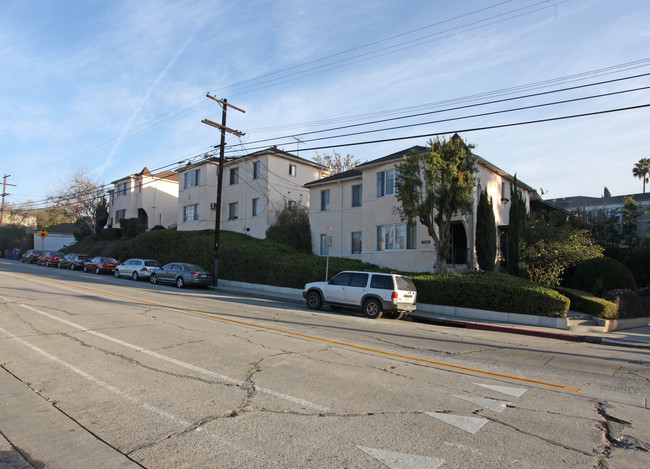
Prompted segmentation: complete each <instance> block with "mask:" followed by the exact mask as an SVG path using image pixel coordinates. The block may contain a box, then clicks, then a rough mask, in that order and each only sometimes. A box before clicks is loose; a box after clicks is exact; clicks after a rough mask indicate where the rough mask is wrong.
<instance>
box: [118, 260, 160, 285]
mask: <svg viewBox="0 0 650 469" xmlns="http://www.w3.org/2000/svg"><path fill="white" fill-rule="evenodd" d="M157 270H160V262H158V261H154V260H153V259H129V260H128V261H126V262H123V263H122V264H120V265H118V266H117V267H116V268H115V272H114V274H115V277H116V278H120V277H131V278H132V279H133V280H138V279H139V278H149V277H150V276H151V273H152V272H155V271H157Z"/></svg>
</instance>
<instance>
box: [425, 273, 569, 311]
mask: <svg viewBox="0 0 650 469" xmlns="http://www.w3.org/2000/svg"><path fill="white" fill-rule="evenodd" d="M412 278H413V282H414V283H415V286H416V287H417V290H418V303H429V304H437V305H445V306H459V307H464V308H475V309H484V310H489V311H501V312H505V313H519V314H532V315H536V316H551V317H566V313H567V311H568V310H569V300H568V298H566V297H564V296H562V295H561V294H559V293H558V292H556V291H554V290H552V289H550V288H547V287H543V286H541V285H538V284H535V283H532V282H528V281H526V280H523V279H520V278H517V277H513V276H511V275H506V274H499V273H494V272H470V273H467V274H443V275H435V274H429V275H422V274H413V275H412Z"/></svg>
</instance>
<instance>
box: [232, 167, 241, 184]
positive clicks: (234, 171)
mask: <svg viewBox="0 0 650 469" xmlns="http://www.w3.org/2000/svg"><path fill="white" fill-rule="evenodd" d="M234 184H239V168H233V169H231V170H230V185H231V186H232V185H234Z"/></svg>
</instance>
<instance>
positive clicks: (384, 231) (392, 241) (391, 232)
mask: <svg viewBox="0 0 650 469" xmlns="http://www.w3.org/2000/svg"><path fill="white" fill-rule="evenodd" d="M416 248H417V232H416V225H407V224H405V223H399V224H395V225H382V226H378V227H377V251H399V250H404V249H416Z"/></svg>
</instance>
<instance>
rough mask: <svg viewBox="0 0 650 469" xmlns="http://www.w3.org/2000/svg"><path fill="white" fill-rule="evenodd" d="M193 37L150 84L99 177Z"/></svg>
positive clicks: (99, 172) (191, 37) (192, 37)
mask: <svg viewBox="0 0 650 469" xmlns="http://www.w3.org/2000/svg"><path fill="white" fill-rule="evenodd" d="M193 39H194V35H192V36H190V38H189V39H188V40H187V41H185V44H183V46H182V47H181V48H180V49H179V50H178V52H176V54H175V55H174V57H173V58H172V59H171V60H170V61H169V63H168V64H167V66H166V67H165V68H164V69H163V71H162V72H160V73H159V74H158V76H157V77H156V79H155V80H154V82H153V83H152V84H151V86H149V89H148V90H147V92H146V93H145V94H144V96H143V97H142V99H141V100H140V103H138V107H136V108H135V110H134V111H133V113H132V114H131V118H130V119H129V121H128V122H127V123H126V125H125V126H124V130H122V133H121V134H120V136H119V138H118V139H117V141H116V142H115V145H113V149H112V150H111V154H110V155H109V156H108V159H107V160H106V162H105V163H104V166H102V168H101V169H100V170H99V171H98V172H97V177H99V176H101V174H102V173H103V172H104V171H105V170H106V168H108V167H109V166H110V164H111V162H112V161H113V157H114V156H115V153H117V150H118V148H119V147H120V145H121V144H122V140H124V136H125V135H126V134H127V132H128V131H129V129H130V128H131V124H132V123H133V121H134V119H135V118H136V116H137V115H138V114H139V113H140V111H141V110H142V106H144V103H146V102H147V100H148V99H149V95H150V94H151V92H152V91H153V90H154V88H155V87H156V86H158V83H160V80H162V79H163V77H164V76H165V74H166V73H167V72H168V71H169V69H170V68H172V67H173V66H174V64H175V63H176V60H178V57H180V55H181V54H182V53H183V51H184V50H185V49H186V48H187V46H188V45H189V44H190V42H192V40H193Z"/></svg>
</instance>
